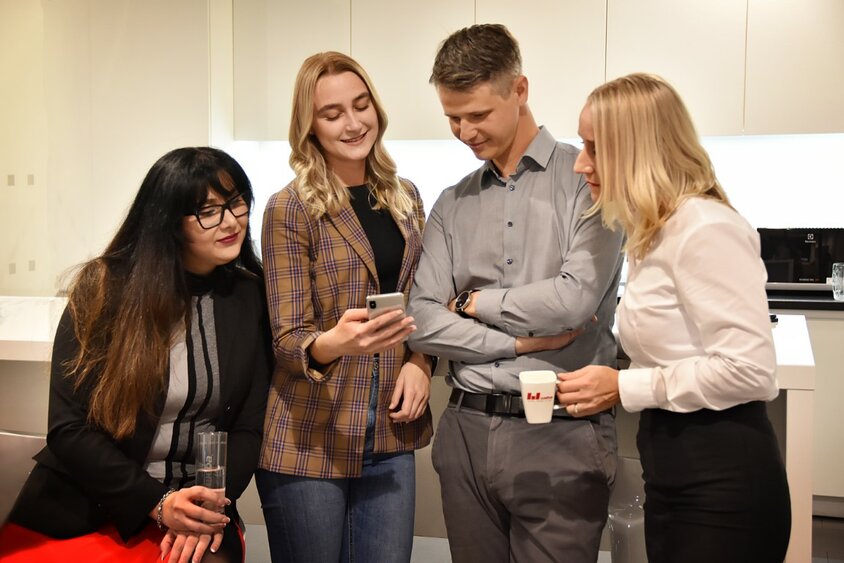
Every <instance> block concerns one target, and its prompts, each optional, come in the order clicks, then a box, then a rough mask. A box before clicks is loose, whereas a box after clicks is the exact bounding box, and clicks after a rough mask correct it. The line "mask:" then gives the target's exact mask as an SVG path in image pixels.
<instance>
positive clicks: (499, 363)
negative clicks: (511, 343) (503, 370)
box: [493, 362, 501, 367]
mask: <svg viewBox="0 0 844 563" xmlns="http://www.w3.org/2000/svg"><path fill="white" fill-rule="evenodd" d="M493 365H494V366H495V367H501V362H495V363H494V364H493Z"/></svg>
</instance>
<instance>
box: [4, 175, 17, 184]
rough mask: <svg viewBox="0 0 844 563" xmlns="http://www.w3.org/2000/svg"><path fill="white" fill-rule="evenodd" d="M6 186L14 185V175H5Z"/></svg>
mask: <svg viewBox="0 0 844 563" xmlns="http://www.w3.org/2000/svg"><path fill="white" fill-rule="evenodd" d="M6 185H7V186H14V185H15V175H14V174H7V175H6Z"/></svg>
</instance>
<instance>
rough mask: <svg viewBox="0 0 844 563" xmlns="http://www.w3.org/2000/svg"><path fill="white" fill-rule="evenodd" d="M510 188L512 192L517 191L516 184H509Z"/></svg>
mask: <svg viewBox="0 0 844 563" xmlns="http://www.w3.org/2000/svg"><path fill="white" fill-rule="evenodd" d="M508 188H509V189H510V191H511V192H514V191H516V186H508Z"/></svg>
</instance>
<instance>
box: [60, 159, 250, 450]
mask: <svg viewBox="0 0 844 563" xmlns="http://www.w3.org/2000/svg"><path fill="white" fill-rule="evenodd" d="M209 189H211V190H213V191H215V192H217V193H218V194H220V195H221V196H223V197H224V198H226V199H228V198H229V197H231V196H232V195H234V194H235V193H239V194H241V195H242V196H243V198H244V199H245V200H246V202H247V203H248V204H249V205H250V207H251V206H252V202H253V200H254V197H253V194H252V185H251V184H250V182H249V178H248V177H247V176H246V173H245V172H244V171H243V168H241V166H240V165H239V164H238V163H237V161H235V160H234V159H233V158H232V157H231V156H229V155H228V154H226V153H225V152H223V151H221V150H218V149H213V148H209V147H188V148H181V149H176V150H173V151H170V152H168V153H167V154H165V155H164V156H162V157H161V158H160V159H158V161H157V162H156V163H155V164H153V166H152V168H151V169H150V170H149V172H147V175H146V177H145V178H144V180H143V182H142V183H141V188H140V190H138V194H137V195H136V196H135V200H134V202H133V203H132V205H131V207H130V208H129V212H128V214H127V215H126V218H125V219H124V221H123V224H122V225H121V226H120V228H119V229H118V231H117V234H116V235H115V236H114V239H113V240H112V241H111V243H109V245H108V247H107V248H106V250H105V252H103V254H102V255H101V256H99V257H97V258H94V259H93V260H91V261H90V262H87V263H86V264H84V265H83V266H82V268H81V270H80V271H79V273H78V274H77V275H76V277H75V279H74V280H73V282H72V284H71V287H70V292H69V298H68V299H69V302H68V307H69V309H70V312H71V315H72V318H73V322H74V330H75V334H76V337H77V339H78V340H79V350H78V352H77V354H76V356H75V357H74V358H72V359H71V360H70V361H69V363H68V366H67V372H68V376H69V377H73V378H75V380H76V381H75V384H76V386H77V387H79V386H80V385H82V384H83V383H86V382H87V383H86V384H87V385H91V386H92V394H91V401H90V406H89V409H88V420H89V422H90V423H92V424H94V425H96V426H98V427H100V428H102V429H103V430H105V431H106V432H108V433H109V434H111V435H112V436H114V437H115V438H118V439H120V438H125V437H127V436H130V435H132V434H133V433H134V431H135V424H136V419H137V416H138V415H139V413H141V412H142V411H143V412H146V413H152V410H153V406H154V402H155V397H156V396H157V394H159V393H161V391H162V390H163V386H164V381H165V373H166V371H167V366H168V361H169V350H170V346H171V337H172V333H173V330H174V328H175V327H176V326H178V324H179V323H180V322H185V323H188V322H189V310H190V307H189V304H190V293H189V290H188V285H187V281H186V276H185V270H184V267H183V263H182V251H183V247H184V236H183V230H182V225H183V220H184V217H185V216H186V215H190V214H191V213H193V212H194V211H195V210H196V209H197V208H198V207H199V206H200V205H202V204H203V203H204V202H205V200H206V199H207V197H208V190H209ZM219 269H222V270H224V272H223V273H224V274H229V275H230V274H234V273H235V272H236V271H237V270H245V271H247V272H251V274H253V275H255V276H258V277H259V278H263V269H262V267H261V263H260V260H259V259H258V257H257V256H256V254H255V250H254V247H253V244H252V236H251V233H250V230H249V227H248V226H247V229H246V237H245V239H244V241H243V246H242V247H241V249H240V255H239V256H238V258H237V259H236V260H234V261H232V262H231V263H229V264H226V265H225V266H221V267H220V268H219Z"/></svg>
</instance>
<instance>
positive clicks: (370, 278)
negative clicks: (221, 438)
mask: <svg viewBox="0 0 844 563" xmlns="http://www.w3.org/2000/svg"><path fill="white" fill-rule="evenodd" d="M386 126H387V118H386V115H385V114H384V110H383V109H382V107H381V104H380V102H379V100H378V96H377V95H376V93H375V90H374V89H373V87H372V82H371V81H370V79H369V77H368V76H367V74H366V72H365V71H364V70H363V68H361V67H360V65H359V64H358V63H357V62H355V61H354V60H352V59H351V58H349V57H348V56H346V55H343V54H341V53H334V52H328V53H319V54H316V55H314V56H312V57H309V58H308V59H306V60H305V62H304V63H303V64H302V67H301V69H300V70H299V74H298V76H297V77H296V84H295V87H294V95H293V112H292V119H291V123H290V147H291V155H290V165H291V167H292V168H293V170H294V171H295V173H296V178H295V179H294V180H293V182H292V183H291V184H290V185H288V186H287V187H285V188H284V189H283V190H281V191H280V192H278V193H276V194H275V195H274V196H273V197H272V198H271V199H270V201H269V203H268V205H267V208H266V211H265V214H264V227H263V234H262V241H263V242H262V249H263V255H264V264H265V265H266V269H267V298H268V301H269V310H270V319H271V326H272V332H273V347H274V349H275V356H276V359H277V361H278V365H277V367H276V370H275V373H274V375H273V382H272V386H271V388H270V397H269V401H268V405H267V418H266V425H265V427H264V445H263V449H262V452H261V460H260V463H259V467H260V469H259V470H258V472H257V473H256V483H257V485H258V491H259V493H260V495H261V502H262V506H263V510H264V516H265V520H266V522H267V533H268V536H269V542H270V550H271V553H272V558H273V561H278V562H284V563H296V562H302V563H312V562H314V561H320V562H325V563H328V562H334V563H336V562H338V561H390V562H393V563H396V562H401V561H409V560H410V549H411V546H412V543H413V516H414V500H415V461H414V454H413V451H414V450H415V449H418V448H421V447H423V446H425V445H426V444H427V443H428V442H429V440H430V437H431V415H430V411H429V409H428V397H429V393H430V377H431V367H432V366H431V361H430V359H428V358H425V357H423V356H422V355H421V354H415V353H412V352H411V351H410V350H408V349H407V348H406V347H405V345H404V344H403V341H404V339H405V338H406V337H407V335H408V334H410V332H411V331H413V330H415V327H414V325H413V319H412V318H410V317H404V318H402V314H401V312H399V311H393V312H390V313H387V314H384V315H381V316H379V317H377V318H375V319H373V320H368V315H367V310H366V308H365V307H366V297H367V295H371V294H377V293H391V292H403V293H404V294H405V296H406V295H407V292H408V291H409V289H410V285H411V282H412V278H413V273H414V271H415V269H416V262H417V260H418V259H419V254H420V252H421V250H422V239H421V232H422V224H423V221H424V213H423V209H422V201H421V199H420V197H419V193H418V192H417V190H416V188H415V187H414V186H413V184H411V183H410V182H408V181H406V180H403V179H401V178H399V177H398V176H397V175H396V166H395V164H394V163H393V160H392V159H391V158H390V156H389V155H388V154H387V151H386V150H385V148H384V146H383V143H382V138H383V136H384V130H385V128H386Z"/></svg>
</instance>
